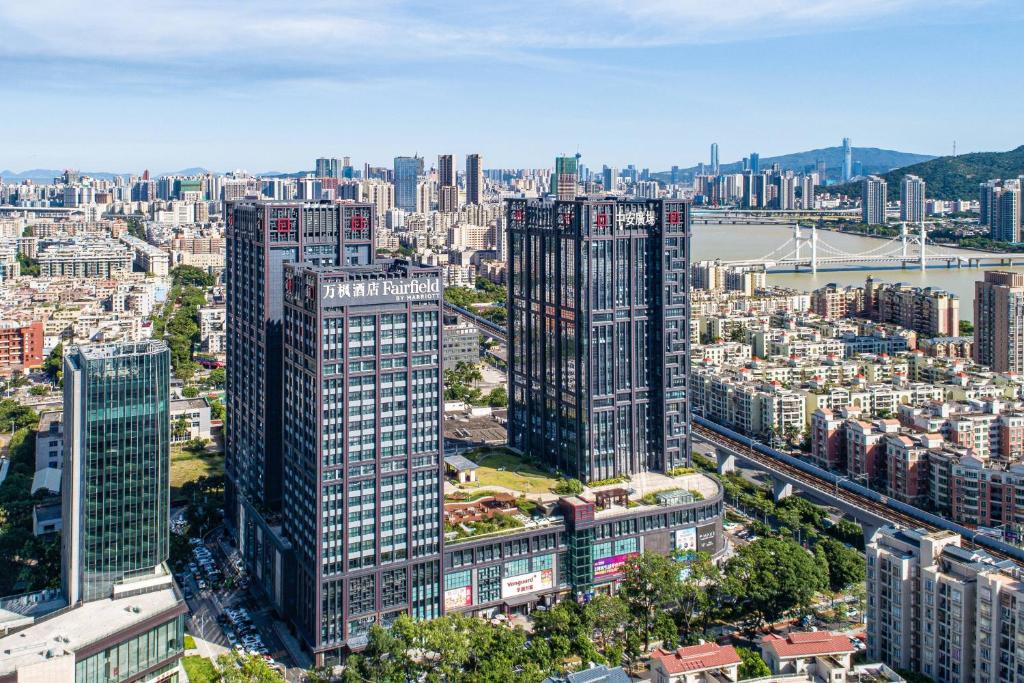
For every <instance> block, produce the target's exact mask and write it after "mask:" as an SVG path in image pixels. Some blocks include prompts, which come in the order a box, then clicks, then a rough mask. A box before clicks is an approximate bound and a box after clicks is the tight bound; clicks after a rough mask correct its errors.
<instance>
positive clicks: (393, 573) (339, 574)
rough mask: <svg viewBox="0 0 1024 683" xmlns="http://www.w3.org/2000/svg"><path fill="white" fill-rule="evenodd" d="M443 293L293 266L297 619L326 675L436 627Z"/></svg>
mask: <svg viewBox="0 0 1024 683" xmlns="http://www.w3.org/2000/svg"><path fill="white" fill-rule="evenodd" d="M442 292H443V287H442V284H441V276H440V270H439V269H437V268H431V267H420V266H413V265H410V264H408V263H407V262H405V261H382V262H379V263H377V264H375V265H372V266H362V267H351V268H345V267H343V268H335V267H329V266H313V265H308V264H289V265H287V266H286V267H285V282H284V322H283V328H284V344H283V346H284V357H285V363H284V387H283V395H284V398H285V401H286V402H287V405H288V406H289V409H288V410H287V411H286V412H285V417H284V427H285V429H284V433H285V438H284V454H285V455H284V462H285V468H284V508H283V509H284V530H285V535H286V536H287V537H288V538H289V539H291V541H292V545H293V550H294V555H295V568H296V577H295V585H296V599H295V601H294V604H293V605H291V606H290V607H289V610H290V613H291V616H292V618H293V621H294V622H295V624H296V626H297V627H298V631H299V635H300V636H301V637H302V639H303V640H304V641H305V642H306V644H307V645H308V646H309V647H310V648H311V649H312V650H313V652H314V653H315V655H316V659H317V663H319V664H323V663H326V664H337V663H339V661H340V658H341V655H342V652H343V650H344V649H345V648H352V647H356V648H358V647H359V646H361V645H363V644H365V640H366V635H367V633H368V631H369V628H370V626H371V625H373V624H375V623H381V624H384V625H388V624H390V623H391V622H393V621H394V619H395V618H396V617H398V616H399V615H401V614H411V615H412V616H413V617H415V618H418V619H429V618H433V617H437V616H440V614H441V594H442V587H441V544H442V540H443V510H442V508H443V502H444V493H443V489H442V484H443V474H444V472H443V467H444V464H443V462H442V458H441V454H442V452H443V446H442V433H441V424H442V419H443V414H442V410H443V396H442V392H443V388H442V380H441V369H442V362H443V359H442V346H441V334H442V316H441V306H442Z"/></svg>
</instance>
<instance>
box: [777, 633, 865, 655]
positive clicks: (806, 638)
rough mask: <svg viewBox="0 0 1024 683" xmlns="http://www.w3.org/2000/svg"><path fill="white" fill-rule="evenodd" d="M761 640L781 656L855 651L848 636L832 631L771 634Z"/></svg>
mask: <svg viewBox="0 0 1024 683" xmlns="http://www.w3.org/2000/svg"><path fill="white" fill-rule="evenodd" d="M761 642H762V643H764V644H765V645H767V646H768V647H770V648H771V649H773V650H775V653H776V654H778V656H779V657H807V656H811V655H830V654H837V653H843V652H853V644H852V643H851V642H850V638H849V637H848V636H845V635H843V634H841V633H832V632H830V631H807V632H794V633H790V634H789V635H787V636H785V637H783V636H777V635H774V634H769V635H767V636H765V637H764V638H763V639H762V641H761Z"/></svg>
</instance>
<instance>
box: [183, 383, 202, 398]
mask: <svg viewBox="0 0 1024 683" xmlns="http://www.w3.org/2000/svg"><path fill="white" fill-rule="evenodd" d="M181 395H182V397H184V398H195V397H196V396H198V395H199V387H197V386H196V385H194V384H189V385H188V386H186V387H183V388H182V390H181Z"/></svg>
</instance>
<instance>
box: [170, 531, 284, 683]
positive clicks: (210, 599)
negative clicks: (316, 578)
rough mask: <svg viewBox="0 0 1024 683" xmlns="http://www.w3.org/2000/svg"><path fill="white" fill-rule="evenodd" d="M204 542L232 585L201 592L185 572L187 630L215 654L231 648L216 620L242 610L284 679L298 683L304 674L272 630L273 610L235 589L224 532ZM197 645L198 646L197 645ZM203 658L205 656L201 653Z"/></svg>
mask: <svg viewBox="0 0 1024 683" xmlns="http://www.w3.org/2000/svg"><path fill="white" fill-rule="evenodd" d="M204 540H205V541H206V542H205V545H206V547H207V548H208V549H209V550H210V552H211V553H213V556H214V558H215V560H216V562H217V565H218V566H219V567H220V569H221V571H222V572H223V574H224V578H225V580H227V579H228V578H229V577H230V578H233V579H234V582H233V583H234V585H233V587H232V588H229V589H221V590H213V589H211V588H209V587H208V588H206V589H205V590H200V589H199V586H198V585H197V583H196V580H195V578H194V577H193V576H192V574H191V573H189V572H187V571H186V572H185V574H184V580H185V586H183V588H185V587H187V588H188V590H189V591H190V592H191V594H192V597H191V598H189V599H188V600H187V602H188V606H189V611H190V613H191V614H190V617H189V621H188V628H187V631H188V632H189V633H191V634H193V635H194V636H198V637H199V638H201V639H202V640H205V641H207V642H208V643H210V644H212V645H213V647H212V648H209V649H210V651H211V652H218V651H219V650H218V648H224V649H230V648H231V644H230V643H229V642H228V639H227V637H226V636H225V635H224V631H223V629H222V628H221V626H220V624H219V623H218V622H217V618H218V617H219V616H220V615H221V614H224V610H225V609H227V608H235V607H244V608H246V609H247V610H248V611H249V615H250V617H251V618H252V621H253V625H254V626H255V627H256V630H257V631H258V632H259V634H260V637H261V638H262V639H263V643H264V645H265V646H266V648H267V649H268V650H269V651H270V656H271V657H273V658H274V661H277V662H280V663H281V664H282V665H284V666H285V668H286V671H285V678H286V679H287V680H288V681H292V682H298V681H301V680H302V678H303V673H304V671H303V669H302V668H300V667H298V666H296V662H295V661H294V659H293V657H292V655H291V653H290V652H289V650H288V648H286V647H285V645H284V642H283V641H282V639H281V637H280V636H279V635H278V631H277V630H276V629H275V623H274V622H275V621H276V618H275V616H274V613H273V610H271V609H270V608H269V607H267V606H265V604H263V603H261V602H259V601H257V600H256V599H254V598H253V596H252V595H251V593H250V592H249V591H248V590H243V589H242V588H240V587H239V586H238V581H239V579H240V578H241V576H240V575H239V573H238V572H237V571H236V570H235V568H234V564H233V563H232V562H231V561H230V559H229V558H230V557H231V554H232V553H235V552H236V551H234V550H233V549H232V548H231V546H230V545H229V544H227V543H226V542H225V540H224V538H223V530H222V529H220V528H218V529H215V530H214V531H213V532H211V533H210V534H208V535H207V537H206V539H204ZM198 645H199V643H197V646H198ZM200 653H201V654H203V652H202V649H200ZM203 656H208V655H206V654H203Z"/></svg>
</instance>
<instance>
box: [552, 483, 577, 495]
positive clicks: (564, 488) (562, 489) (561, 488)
mask: <svg viewBox="0 0 1024 683" xmlns="http://www.w3.org/2000/svg"><path fill="white" fill-rule="evenodd" d="M554 491H555V493H557V494H558V495H560V496H578V495H580V494H581V493H583V482H581V481H580V480H579V479H559V480H558V482H557V483H556V484H555V488H554Z"/></svg>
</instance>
